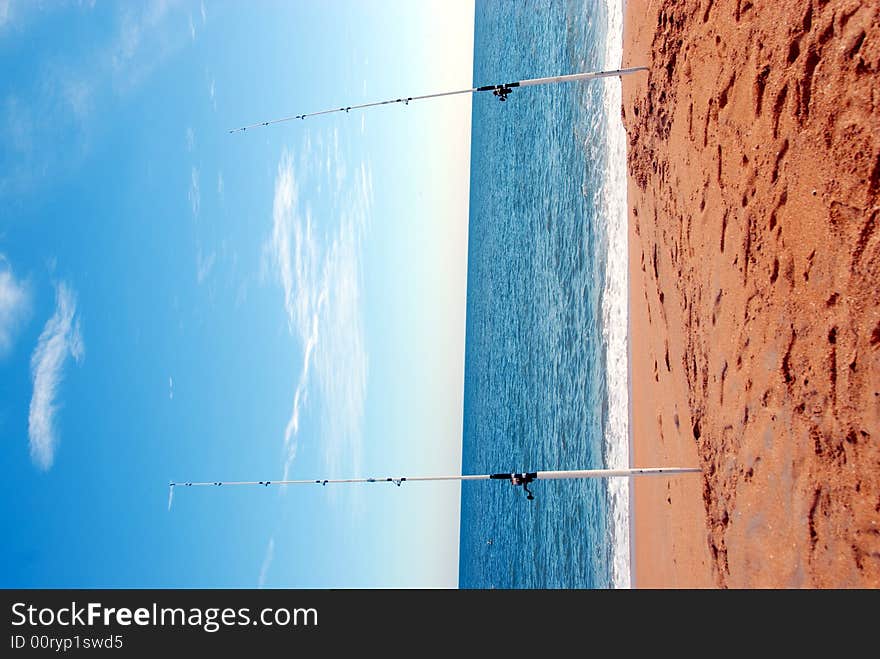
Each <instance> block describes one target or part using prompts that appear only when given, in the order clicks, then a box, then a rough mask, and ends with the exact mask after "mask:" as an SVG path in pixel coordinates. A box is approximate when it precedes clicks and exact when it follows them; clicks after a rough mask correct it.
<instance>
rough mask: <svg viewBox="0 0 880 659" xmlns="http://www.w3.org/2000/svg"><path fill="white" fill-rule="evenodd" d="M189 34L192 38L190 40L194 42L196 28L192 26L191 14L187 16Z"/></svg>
mask: <svg viewBox="0 0 880 659" xmlns="http://www.w3.org/2000/svg"><path fill="white" fill-rule="evenodd" d="M189 33H190V36H191V37H192V40H193V41H195V40H196V26H195V25H194V24H193V17H192V14H190V15H189Z"/></svg>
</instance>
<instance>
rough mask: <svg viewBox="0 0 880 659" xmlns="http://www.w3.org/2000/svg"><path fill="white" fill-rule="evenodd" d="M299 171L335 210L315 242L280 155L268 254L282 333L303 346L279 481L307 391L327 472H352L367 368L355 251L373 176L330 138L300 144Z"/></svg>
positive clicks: (289, 163)
mask: <svg viewBox="0 0 880 659" xmlns="http://www.w3.org/2000/svg"><path fill="white" fill-rule="evenodd" d="M318 163H320V165H319V166H315V165H316V164H318ZM298 169H299V170H300V171H302V172H303V176H304V178H308V177H309V176H318V177H319V178H320V180H319V181H318V185H316V186H311V187H312V189H314V190H317V189H319V188H320V189H322V190H326V191H327V192H326V194H327V195H330V194H332V195H333V196H332V200H330V203H331V204H332V205H333V206H335V209H334V213H333V215H332V216H329V217H322V218H321V222H320V223H319V226H321V227H323V228H324V231H322V232H321V233H320V234H319V232H317V231H316V230H315V229H314V223H313V222H312V213H311V210H310V205H309V204H308V203H304V201H303V200H302V199H300V196H299V187H298V185H297V175H296V174H295V171H294V165H293V160H292V158H291V156H290V154H289V153H287V152H285V153H284V154H283V155H282V158H281V161H280V162H279V165H278V173H277V176H276V179H275V196H274V202H273V207H272V216H273V217H272V219H273V223H272V236H271V238H270V243H269V245H268V251H269V253H270V254H271V258H272V262H273V263H272V265H273V266H274V271H275V274H276V275H277V278H278V280H279V282H280V283H281V286H282V289H283V291H284V307H285V310H286V312H287V319H288V327H289V329H290V331H291V333H292V334H294V335H295V336H297V338H298V339H299V340H300V342H301V345H302V348H303V356H302V365H301V367H300V375H299V379H298V381H297V386H296V389H295V390H294V394H293V402H292V408H291V413H290V418H289V420H288V423H287V426H286V428H285V433H284V451H285V462H284V474H285V477H286V476H287V474H288V471H289V469H290V467H291V465H292V463H293V460H294V459H295V457H296V452H297V446H298V439H299V437H298V435H299V428H300V418H301V415H302V413H303V410H304V409H305V405H306V403H307V402H308V400H309V392H310V391H314V392H316V393H317V394H318V403H319V404H320V406H321V407H322V411H323V412H325V413H324V414H323V415H322V416H321V424H322V426H323V427H324V430H325V431H326V432H324V433H322V436H323V437H325V438H326V439H324V440H323V441H322V449H323V451H322V455H323V458H324V461H325V467H326V469H327V470H328V471H329V473H330V474H331V475H333V474H337V471H338V469H339V468H340V466H341V463H342V462H343V460H347V464H346V465H345V467H346V469H350V470H351V471H352V472H358V471H359V470H360V457H361V441H362V437H361V426H362V423H363V416H364V400H365V398H366V381H367V361H368V360H367V354H366V347H365V345H364V336H363V321H362V311H361V287H362V281H361V279H362V278H361V243H362V241H363V237H364V234H365V232H366V230H367V228H368V224H369V214H370V208H371V205H372V182H371V176H370V171H369V169H368V168H367V166H366V165H364V164H361V165H360V166H359V167H357V168H356V169H355V170H354V175H353V176H351V175H350V174H349V170H348V168H347V167H346V165H345V162H344V160H343V158H342V157H341V155H340V152H339V141H338V137H336V136H334V138H333V139H332V140H330V141H329V146H327V147H324V146H323V141H319V143H318V146H317V148H316V150H315V152H314V153H312V147H311V143H310V142H309V141H308V140H307V143H306V147H305V150H304V157H303V162H302V165H301V167H299V168H298ZM351 179H353V180H351ZM322 182H323V183H324V185H320V184H321V183H322ZM318 194H322V193H318ZM325 201H327V200H326V199H325Z"/></svg>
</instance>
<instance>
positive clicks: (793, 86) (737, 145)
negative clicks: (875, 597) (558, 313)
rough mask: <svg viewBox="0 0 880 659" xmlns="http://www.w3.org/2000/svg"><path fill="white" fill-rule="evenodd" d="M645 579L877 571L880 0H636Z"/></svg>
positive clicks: (877, 575) (627, 20) (635, 497)
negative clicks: (662, 474)
mask: <svg viewBox="0 0 880 659" xmlns="http://www.w3.org/2000/svg"><path fill="white" fill-rule="evenodd" d="M624 11H625V16H624V32H623V47H624V53H623V58H622V61H621V66H622V67H629V66H639V65H644V66H648V67H649V71H647V72H646V73H644V74H638V75H633V76H627V77H624V78H622V79H621V80H622V90H623V97H622V107H621V112H622V116H623V123H624V127H625V130H626V133H627V142H628V144H627V202H628V209H627V215H628V253H629V264H628V265H629V267H628V277H629V280H628V287H629V292H628V321H627V330H628V346H627V355H628V360H629V363H628V366H627V372H628V378H629V382H628V391H629V408H628V411H629V415H630V427H629V434H630V465H631V466H636V467H639V466H694V465H699V466H700V467H701V468H702V469H703V473H702V474H700V475H696V477H694V478H689V477H679V478H672V477H670V478H656V479H654V478H651V479H633V480H632V483H631V488H630V502H631V509H630V560H631V565H630V569H631V575H632V576H631V585H632V587H634V588H718V587H721V588H725V587H731V588H866V587H868V588H878V587H880V471H878V469H877V465H878V464H880V442H878V439H880V403H878V396H880V301H878V298H877V294H876V291H877V290H880V231H877V225H878V224H880V108H878V107H877V102H876V100H875V98H876V89H880V6H877V5H868V4H862V3H859V2H858V1H857V0H827V2H824V3H823V4H820V3H818V2H814V1H812V0H808V1H807V2H804V1H803V0H780V1H779V2H773V3H771V2H769V0H757V1H756V2H755V3H749V4H747V5H745V4H744V3H739V2H737V1H736V0H715V1H714V2H709V3H708V5H706V3H703V2H700V1H699V0H627V2H626V3H625V5H624Z"/></svg>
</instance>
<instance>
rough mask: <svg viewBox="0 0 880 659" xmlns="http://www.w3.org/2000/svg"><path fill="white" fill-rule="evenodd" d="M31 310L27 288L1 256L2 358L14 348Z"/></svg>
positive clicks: (0, 310)
mask: <svg viewBox="0 0 880 659" xmlns="http://www.w3.org/2000/svg"><path fill="white" fill-rule="evenodd" d="M29 310H30V295H29V294H28V290H27V286H26V285H25V284H24V283H23V282H21V281H17V280H16V278H15V274H14V273H13V272H12V268H11V267H9V262H8V261H7V260H6V258H5V257H4V256H3V255H2V254H0V357H3V356H5V355H6V354H7V353H8V352H9V350H10V349H11V348H12V344H13V341H14V340H15V334H16V333H17V331H18V329H19V328H20V327H21V325H22V324H23V323H24V322H25V320H26V319H27V316H28V313H29Z"/></svg>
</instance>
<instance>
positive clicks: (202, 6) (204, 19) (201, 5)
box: [199, 0, 208, 25]
mask: <svg viewBox="0 0 880 659" xmlns="http://www.w3.org/2000/svg"><path fill="white" fill-rule="evenodd" d="M199 10H200V11H201V13H202V25H204V24H205V21H207V20H208V12H206V11H205V2H204V0H202V2H201V3H200V6H199Z"/></svg>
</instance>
